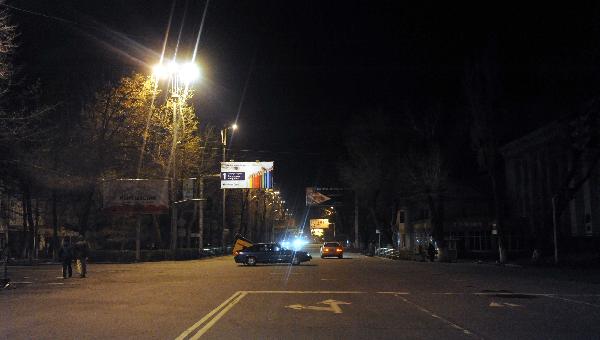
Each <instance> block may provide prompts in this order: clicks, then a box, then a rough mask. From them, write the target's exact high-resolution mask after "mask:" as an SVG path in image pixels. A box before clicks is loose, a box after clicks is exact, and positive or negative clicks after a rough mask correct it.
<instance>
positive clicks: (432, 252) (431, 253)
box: [427, 242, 435, 262]
mask: <svg viewBox="0 0 600 340" xmlns="http://www.w3.org/2000/svg"><path fill="white" fill-rule="evenodd" d="M427 255H428V256H429V261H431V262H433V260H434V259H435V247H434V245H433V243H431V242H429V246H427Z"/></svg>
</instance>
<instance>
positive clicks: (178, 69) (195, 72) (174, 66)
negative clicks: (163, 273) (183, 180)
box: [152, 60, 200, 251]
mask: <svg viewBox="0 0 600 340" xmlns="http://www.w3.org/2000/svg"><path fill="white" fill-rule="evenodd" d="M152 75H153V78H154V80H155V81H156V82H160V81H162V80H164V81H166V83H167V88H168V91H169V93H170V98H171V100H172V104H173V118H172V119H173V143H172V145H171V162H170V164H171V165H172V166H171V169H170V170H171V171H169V172H170V173H169V176H170V177H171V190H170V191H171V192H170V196H171V202H172V203H171V245H170V248H171V250H172V251H175V249H176V248H177V209H176V206H175V201H176V197H175V182H176V180H177V143H178V139H179V136H178V132H179V124H180V121H181V119H180V115H181V111H182V107H183V105H184V103H185V100H186V99H187V94H188V91H189V86H190V84H191V83H192V82H194V81H196V80H198V79H199V78H200V69H199V68H198V66H196V65H195V64H194V63H192V62H188V63H185V64H178V63H177V62H176V61H175V60H172V61H170V62H168V63H166V64H163V63H162V61H161V62H160V63H159V64H157V65H155V66H154V68H153V70H152Z"/></svg>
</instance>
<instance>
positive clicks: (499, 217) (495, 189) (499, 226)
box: [488, 166, 507, 264]
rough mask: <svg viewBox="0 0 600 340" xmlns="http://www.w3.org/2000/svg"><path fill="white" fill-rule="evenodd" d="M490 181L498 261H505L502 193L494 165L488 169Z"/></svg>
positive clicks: (501, 262) (502, 262)
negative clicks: (496, 234) (496, 233)
mask: <svg viewBox="0 0 600 340" xmlns="http://www.w3.org/2000/svg"><path fill="white" fill-rule="evenodd" d="M488 173H489V174H490V179H491V181H492V194H493V196H494V214H495V217H496V230H497V232H498V262H499V263H500V264H504V263H506V257H507V250H506V247H505V238H506V235H505V228H504V195H502V194H501V192H500V186H499V185H498V182H500V181H499V178H498V172H497V171H496V168H495V167H494V166H492V167H490V168H489V169H488Z"/></svg>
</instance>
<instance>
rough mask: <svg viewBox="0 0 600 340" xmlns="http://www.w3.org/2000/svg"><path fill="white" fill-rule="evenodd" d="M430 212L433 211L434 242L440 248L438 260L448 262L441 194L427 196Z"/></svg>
mask: <svg viewBox="0 0 600 340" xmlns="http://www.w3.org/2000/svg"><path fill="white" fill-rule="evenodd" d="M427 202H428V204H429V210H430V211H431V227H432V229H433V240H434V241H435V242H436V244H437V247H438V251H439V252H438V260H439V261H440V262H448V261H449V260H450V258H449V256H448V249H447V245H446V240H445V239H444V204H443V200H442V198H441V195H439V194H429V195H427Z"/></svg>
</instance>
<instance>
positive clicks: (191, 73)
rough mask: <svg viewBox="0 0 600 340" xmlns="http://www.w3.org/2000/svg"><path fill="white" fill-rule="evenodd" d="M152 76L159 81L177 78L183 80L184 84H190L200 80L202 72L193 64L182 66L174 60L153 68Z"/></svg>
mask: <svg viewBox="0 0 600 340" xmlns="http://www.w3.org/2000/svg"><path fill="white" fill-rule="evenodd" d="M152 75H153V76H154V78H156V79H157V80H164V79H168V78H170V77H177V78H179V79H181V81H182V82H183V83H185V84H189V83H192V82H194V81H196V80H198V79H200V77H201V72H200V68H199V67H198V66H197V65H196V64H194V63H192V62H189V63H185V64H183V65H180V64H178V63H177V62H176V61H175V60H172V61H170V62H168V63H167V64H166V65H165V64H163V63H160V64H156V65H155V66H154V67H153V68H152Z"/></svg>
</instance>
